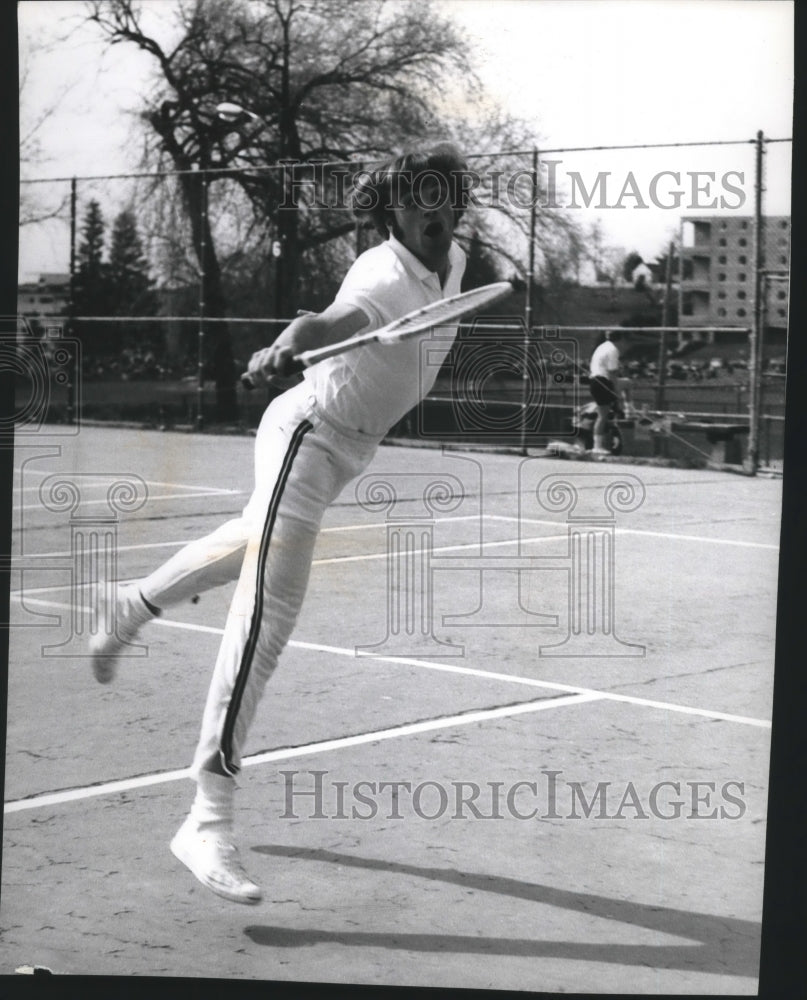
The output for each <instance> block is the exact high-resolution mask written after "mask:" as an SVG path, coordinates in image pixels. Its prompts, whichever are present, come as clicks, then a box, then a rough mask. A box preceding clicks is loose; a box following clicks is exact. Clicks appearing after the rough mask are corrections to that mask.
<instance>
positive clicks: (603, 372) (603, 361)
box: [591, 340, 619, 379]
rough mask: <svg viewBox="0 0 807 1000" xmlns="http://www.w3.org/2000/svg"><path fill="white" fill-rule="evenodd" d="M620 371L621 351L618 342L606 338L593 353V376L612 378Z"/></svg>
mask: <svg viewBox="0 0 807 1000" xmlns="http://www.w3.org/2000/svg"><path fill="white" fill-rule="evenodd" d="M617 371H619V351H618V350H617V346H616V344H612V343H611V341H610V340H606V341H605V342H604V343H602V344H600V346H599V347H597V348H596V349H595V351H594V353H593V354H592V355H591V377H592V378H597V377H598V376H599V377H600V378H608V379H612V378H613V376H614V374H615V373H616V372H617Z"/></svg>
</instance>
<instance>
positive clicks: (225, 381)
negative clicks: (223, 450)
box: [180, 171, 239, 423]
mask: <svg viewBox="0 0 807 1000" xmlns="http://www.w3.org/2000/svg"><path fill="white" fill-rule="evenodd" d="M180 176H181V180H182V186H183V190H184V194H185V198H186V202H187V205H188V212H189V214H190V220H191V232H192V234H193V247H194V251H195V253H196V258H197V260H198V261H199V267H200V270H201V282H202V301H203V302H204V316H209V317H211V318H213V319H215V318H223V317H224V314H225V297H224V289H223V287H222V283H221V267H220V266H219V261H218V257H217V256H216V248H215V246H214V245H213V234H212V232H211V227H210V219H209V217H208V213H207V203H206V202H207V194H206V191H205V184H204V177H203V172H202V171H200V172H199V173H194V174H181V175H180ZM204 333H205V341H206V343H208V344H209V345H212V346H210V347H208V350H207V352H206V353H207V362H208V365H209V368H210V370H211V371H212V374H213V379H214V381H215V384H216V420H217V422H220V423H232V422H233V421H237V420H238V416H239V414H238V401H237V395H236V391H235V377H236V376H235V365H234V362H233V353H232V344H231V342H230V331H229V327H228V324H227V323H210V324H205V326H204Z"/></svg>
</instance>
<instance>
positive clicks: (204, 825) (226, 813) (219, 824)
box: [189, 771, 236, 834]
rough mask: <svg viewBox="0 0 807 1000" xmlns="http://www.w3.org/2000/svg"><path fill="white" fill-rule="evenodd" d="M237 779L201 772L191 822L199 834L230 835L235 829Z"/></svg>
mask: <svg viewBox="0 0 807 1000" xmlns="http://www.w3.org/2000/svg"><path fill="white" fill-rule="evenodd" d="M235 787H236V786H235V779H234V778H228V777H225V776H224V775H222V774H213V772H212V771H200V772H199V776H198V777H197V779H196V797H195V798H194V800H193V805H192V806H191V811H190V817H189V818H190V820H191V821H192V822H193V823H194V824H195V825H196V828H197V830H198V831H199V833H215V834H230V833H232V828H233V801H234V798H235Z"/></svg>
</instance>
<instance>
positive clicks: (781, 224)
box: [779, 219, 787, 229]
mask: <svg viewBox="0 0 807 1000" xmlns="http://www.w3.org/2000/svg"><path fill="white" fill-rule="evenodd" d="M779 228H780V229H787V219H782V220H781V221H780V222H779Z"/></svg>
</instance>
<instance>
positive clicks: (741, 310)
mask: <svg viewBox="0 0 807 1000" xmlns="http://www.w3.org/2000/svg"><path fill="white" fill-rule="evenodd" d="M737 315H738V316H745V309H738V310H737Z"/></svg>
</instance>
